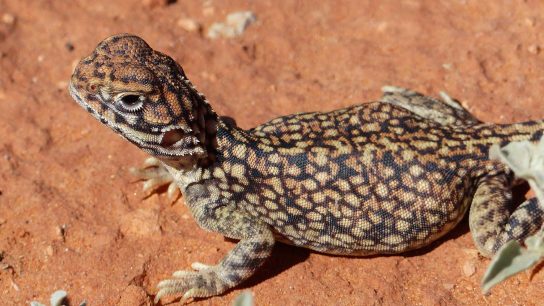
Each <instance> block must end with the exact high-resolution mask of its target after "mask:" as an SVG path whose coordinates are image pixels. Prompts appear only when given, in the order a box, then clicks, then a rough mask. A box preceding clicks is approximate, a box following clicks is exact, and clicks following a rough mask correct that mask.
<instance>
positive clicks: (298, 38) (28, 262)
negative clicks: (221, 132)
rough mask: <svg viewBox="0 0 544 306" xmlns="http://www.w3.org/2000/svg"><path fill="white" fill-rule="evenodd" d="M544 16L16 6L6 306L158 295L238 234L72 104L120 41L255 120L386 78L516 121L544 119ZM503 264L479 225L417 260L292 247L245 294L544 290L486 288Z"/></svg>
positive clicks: (465, 7)
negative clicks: (488, 252) (82, 69)
mask: <svg viewBox="0 0 544 306" xmlns="http://www.w3.org/2000/svg"><path fill="white" fill-rule="evenodd" d="M543 9H544V2H542V1H531V0H527V1H471V0H452V1H431V0H428V1H415V0H398V1H392V0H389V1H371V0H368V1H355V0H344V1H332V0H331V1H319V2H317V1H272V0H260V1H256V0H254V1H249V0H247V1H240V0H234V1H212V0H210V1H182V0H177V1H172V0H170V1H167V0H119V1H114V0H109V1H105V0H96V1H83V0H74V1H62V0H56V1H55V0H49V1H46V0H0V293H1V295H2V302H0V304H2V305H23V304H25V303H26V304H28V303H29V302H30V301H32V300H39V301H42V302H46V301H48V299H49V296H50V294H51V293H52V292H53V291H55V290H57V289H64V290H67V291H68V294H69V296H70V300H71V302H72V304H73V305H77V304H78V303H79V302H80V301H82V300H87V301H88V302H89V304H90V305H150V301H151V300H152V299H151V298H150V295H153V294H154V293H155V292H156V289H155V285H156V284H157V282H158V281H159V280H160V279H163V278H165V277H167V276H169V275H170V273H171V272H172V271H175V270H180V269H187V268H188V267H189V265H190V264H191V263H192V262H194V261H202V262H205V263H215V262H217V261H218V260H220V259H221V258H222V256H223V255H224V254H225V253H226V252H227V251H228V250H230V249H231V248H232V247H233V245H234V244H233V243H232V242H231V241H226V240H224V239H223V238H222V236H220V235H217V234H210V233H206V232H204V231H203V230H201V229H199V228H198V226H197V225H196V224H195V223H194V221H193V220H192V218H191V217H190V216H189V214H188V211H187V209H186V208H185V206H184V205H183V200H182V199H181V200H178V201H176V202H174V203H172V202H171V201H170V200H169V199H168V198H167V197H166V196H165V194H164V193H159V194H152V195H148V194H144V193H143V192H141V187H142V186H141V183H139V182H134V180H133V178H131V177H130V175H129V174H128V171H127V169H128V168H129V167H131V166H135V165H138V164H140V163H141V162H142V160H143V159H144V158H145V154H144V153H143V152H140V151H139V150H138V149H137V148H136V147H134V146H132V145H130V144H129V143H128V142H125V141H124V140H122V139H121V138H120V137H118V136H116V135H115V134H114V133H113V132H112V131H110V130H109V129H107V128H105V127H103V126H102V125H101V124H100V123H99V122H97V121H96V120H95V119H93V118H91V116H89V115H88V114H87V113H86V112H85V111H83V110H82V109H80V107H79V106H78V105H77V104H76V103H74V102H73V101H72V100H71V98H70V97H69V95H68V92H67V89H66V87H67V85H68V79H69V77H70V74H71V71H72V69H73V67H74V66H75V64H76V63H77V62H78V60H79V59H80V58H81V57H83V56H86V55H88V54H89V53H90V52H91V51H92V49H93V48H94V47H95V46H96V45H97V44H98V43H99V42H100V41H101V40H102V39H104V38H106V37H108V36H110V35H113V34H116V33H123V32H128V33H133V34H137V35H139V36H141V37H143V38H144V39H145V40H146V41H147V42H148V43H149V44H150V45H151V46H152V47H153V48H154V49H157V50H160V51H162V52H163V53H166V54H169V55H170V56H172V57H173V58H174V59H176V60H177V61H178V62H179V63H180V64H181V65H182V66H183V67H184V70H185V72H186V74H187V75H188V77H189V78H190V79H191V80H192V82H193V83H194V84H195V85H196V86H197V87H198V89H199V90H201V91H202V92H203V93H204V94H206V96H207V97H208V99H209V100H210V102H211V104H212V106H214V108H215V109H216V111H217V112H218V113H219V114H221V115H227V116H231V117H234V118H235V119H236V120H237V122H238V124H239V125H240V126H242V127H244V128H249V127H253V126H255V125H258V124H260V123H263V122H265V121H267V120H270V119H272V118H274V117H277V116H280V115H285V114H290V113H295V112H303V111H316V110H322V111H324V110H332V109H335V108H340V107H344V106H348V105H352V104H356V103H362V102H366V101H370V100H376V99H378V98H379V97H380V88H381V87H382V86H383V85H398V86H403V87H408V88H412V89H416V90H418V91H421V92H424V93H426V94H429V95H436V94H437V93H438V91H440V90H444V91H446V92H447V93H449V94H450V95H451V96H452V97H455V98H457V99H459V100H460V101H461V102H462V103H463V105H464V106H466V107H467V108H468V109H469V110H471V111H472V112H473V113H474V114H475V115H476V116H477V117H478V118H480V119H482V120H484V121H491V122H503V123H507V122H514V121H525V120H529V119H538V118H544V105H543V102H542V100H541V97H542V96H543V93H544V88H543V86H542V81H543V76H542V73H541V72H542V71H543V68H544V63H543V51H542V46H543V44H544V37H543V35H544V34H543V33H544V31H543V30H544V16H543V13H542V12H544V10H543ZM488 262H489V261H488V260H487V259H483V258H480V257H478V255H477V252H476V249H475V247H474V245H473V243H472V238H471V237H470V234H469V233H468V225H467V223H466V221H465V222H463V223H462V224H461V225H460V226H459V227H458V228H457V229H456V230H455V231H454V232H453V233H451V234H448V235H447V236H446V237H445V238H444V239H442V240H440V241H439V242H438V243H436V244H434V245H433V246H431V247H428V248H425V249H423V250H421V251H418V252H413V253H409V254H407V255H404V256H385V257H384V256H379V257H372V258H357V259H353V258H343V257H333V256H325V255H321V254H317V253H312V252H309V251H306V250H301V249H296V248H292V247H287V246H279V247H278V248H277V249H276V251H275V252H274V257H273V259H272V260H270V262H268V263H267V265H266V266H265V267H264V269H263V270H262V271H260V272H259V273H258V274H257V275H255V277H253V278H252V279H251V280H250V282H248V283H246V284H245V286H243V287H241V288H239V289H242V288H251V289H252V290H253V292H254V293H255V297H256V302H257V304H258V305H318V304H322V305H331V304H335V305H362V304H365V305H366V304H376V305H393V304H394V305H403V304H410V305H417V304H419V305H462V304H472V305H488V304H499V303H502V304H507V305H536V304H538V303H539V302H538V301H542V300H544V291H542V287H543V285H544V273H537V274H536V275H534V276H533V277H532V279H531V280H529V277H527V276H524V275H521V276H518V277H515V278H514V279H511V280H509V281H507V282H506V283H505V284H502V285H499V286H498V287H497V288H495V289H494V290H493V292H492V294H491V295H489V296H486V297H484V296H483V295H481V293H480V287H479V284H480V280H481V277H482V275H483V273H484V271H485V267H486V266H487V264H488ZM238 293H239V290H234V291H232V292H229V293H227V294H226V295H224V296H220V297H214V298H212V299H208V300H204V301H200V302H198V303H202V304H205V305H223V304H230V303H231V301H232V300H233V299H234V297H235V296H236V295H237V294H238ZM173 300H175V299H170V300H168V299H166V300H165V301H173ZM198 303H197V304H198Z"/></svg>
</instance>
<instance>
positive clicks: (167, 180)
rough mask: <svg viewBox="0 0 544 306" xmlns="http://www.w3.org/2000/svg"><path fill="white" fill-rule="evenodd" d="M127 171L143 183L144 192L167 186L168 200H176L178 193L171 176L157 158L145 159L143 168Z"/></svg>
mask: <svg viewBox="0 0 544 306" xmlns="http://www.w3.org/2000/svg"><path fill="white" fill-rule="evenodd" d="M129 171H130V173H131V174H132V175H134V176H135V177H137V178H138V179H140V180H144V181H145V182H144V186H143V190H144V191H148V190H153V189H156V188H158V187H160V186H163V185H167V184H168V191H167V195H168V198H169V199H174V198H176V195H177V194H178V191H179V189H178V186H177V185H176V182H175V181H174V178H173V177H172V175H171V174H170V173H169V172H168V170H166V168H165V167H164V166H163V165H162V164H161V162H160V161H159V160H158V159H157V158H154V157H150V158H147V159H146V160H145V161H144V167H143V168H130V169H129Z"/></svg>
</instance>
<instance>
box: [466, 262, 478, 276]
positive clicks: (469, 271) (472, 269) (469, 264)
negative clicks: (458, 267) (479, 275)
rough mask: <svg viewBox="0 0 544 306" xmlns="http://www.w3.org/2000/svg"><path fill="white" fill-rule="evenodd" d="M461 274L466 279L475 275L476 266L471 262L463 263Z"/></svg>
mask: <svg viewBox="0 0 544 306" xmlns="http://www.w3.org/2000/svg"><path fill="white" fill-rule="evenodd" d="M463 273H464V274H465V276H466V277H469V276H472V275H474V273H476V266H475V265H474V263H473V262H472V261H467V262H465V264H464V265H463Z"/></svg>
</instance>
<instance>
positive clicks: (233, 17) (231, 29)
mask: <svg viewBox="0 0 544 306" xmlns="http://www.w3.org/2000/svg"><path fill="white" fill-rule="evenodd" d="M256 20H257V16H255V14H254V13H253V12H251V11H241V12H234V13H230V14H229V15H227V19H226V21H225V23H222V22H216V23H214V24H212V25H211V26H210V28H209V29H208V38H211V39H215V38H219V37H227V38H232V37H236V36H240V35H242V33H244V31H245V30H246V28H247V27H248V26H249V25H250V24H252V23H254V22H255V21H256Z"/></svg>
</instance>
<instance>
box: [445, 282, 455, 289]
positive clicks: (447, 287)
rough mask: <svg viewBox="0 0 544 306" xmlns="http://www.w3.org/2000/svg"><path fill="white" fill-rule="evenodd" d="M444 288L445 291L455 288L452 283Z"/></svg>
mask: <svg viewBox="0 0 544 306" xmlns="http://www.w3.org/2000/svg"><path fill="white" fill-rule="evenodd" d="M442 286H443V287H444V289H446V290H452V289H453V287H455V285H454V284H450V283H446V284H443V285H442Z"/></svg>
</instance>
